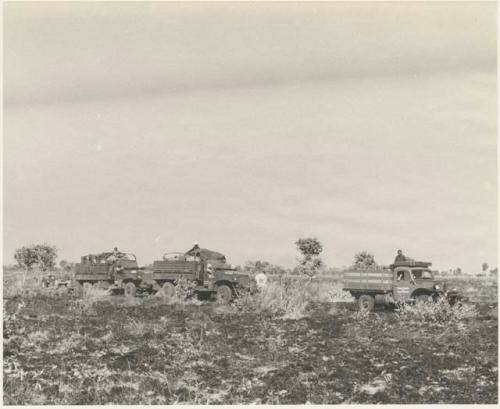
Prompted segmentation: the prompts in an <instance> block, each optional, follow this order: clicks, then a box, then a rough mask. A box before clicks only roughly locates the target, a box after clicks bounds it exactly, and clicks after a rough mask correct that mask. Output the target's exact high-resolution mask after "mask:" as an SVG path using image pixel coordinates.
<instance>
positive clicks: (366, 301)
mask: <svg viewBox="0 0 500 409" xmlns="http://www.w3.org/2000/svg"><path fill="white" fill-rule="evenodd" d="M374 307H375V299H374V298H373V297H372V296H371V295H367V294H363V295H360V296H359V298H358V308H359V310H360V311H363V312H364V311H373V308H374Z"/></svg>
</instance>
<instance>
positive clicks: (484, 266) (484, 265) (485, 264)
mask: <svg viewBox="0 0 500 409" xmlns="http://www.w3.org/2000/svg"><path fill="white" fill-rule="evenodd" d="M482 267H483V271H484V272H486V270H488V267H489V265H488V263H486V262H484V263H483V266H482Z"/></svg>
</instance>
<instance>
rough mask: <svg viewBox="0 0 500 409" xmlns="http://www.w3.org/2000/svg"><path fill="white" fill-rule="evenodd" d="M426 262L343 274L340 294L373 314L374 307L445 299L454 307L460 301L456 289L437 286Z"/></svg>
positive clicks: (402, 263) (401, 263) (350, 271)
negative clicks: (345, 295)
mask: <svg viewBox="0 0 500 409" xmlns="http://www.w3.org/2000/svg"><path fill="white" fill-rule="evenodd" d="M431 265H432V263H430V262H425V261H414V260H410V261H400V262H397V263H396V262H395V263H394V264H391V265H390V266H388V267H382V268H380V269H366V270H363V269H360V270H354V269H351V270H346V271H344V285H343V288H342V289H343V290H344V291H348V292H350V293H351V295H352V296H353V297H354V298H355V300H356V303H357V305H358V309H359V310H360V311H373V309H374V307H375V305H382V306H394V305H398V304H401V303H412V302H432V301H437V300H438V299H439V298H441V297H445V298H446V299H447V300H448V301H449V302H450V304H454V303H455V302H457V300H459V299H460V298H461V297H460V295H459V294H458V292H457V290H456V289H455V288H453V289H451V290H447V288H446V285H443V284H441V283H438V282H437V281H436V280H435V278H434V273H433V272H432V270H431V269H430V266H431Z"/></svg>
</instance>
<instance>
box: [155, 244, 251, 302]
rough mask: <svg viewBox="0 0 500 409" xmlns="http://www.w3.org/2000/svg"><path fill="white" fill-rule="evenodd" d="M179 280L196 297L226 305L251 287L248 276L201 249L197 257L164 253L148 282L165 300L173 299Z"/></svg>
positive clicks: (221, 258) (215, 253) (210, 252)
mask: <svg viewBox="0 0 500 409" xmlns="http://www.w3.org/2000/svg"><path fill="white" fill-rule="evenodd" d="M204 250H205V251H204ZM221 256H222V257H221ZM180 280H185V281H187V282H190V283H191V284H192V285H193V291H194V293H195V294H196V295H197V296H198V297H200V298H201V297H212V296H216V298H217V301H218V302H220V303H222V304H227V303H229V302H230V301H231V300H232V299H233V298H235V297H236V296H237V295H238V293H239V291H240V290H241V289H243V288H248V287H249V286H250V283H251V279H250V276H249V275H248V274H244V273H240V272H238V271H236V269H234V268H232V267H231V266H230V265H228V264H227V263H226V262H225V257H224V256H223V255H221V254H220V253H217V252H213V251H210V250H206V249H201V251H199V252H196V255H192V254H191V253H189V252H187V253H165V254H164V255H163V257H162V260H157V261H154V263H153V267H152V274H151V275H148V279H147V281H150V282H151V283H152V288H153V291H156V292H157V293H158V295H160V296H161V297H164V298H172V297H173V296H174V294H175V286H176V285H177V284H178V283H179V281H180Z"/></svg>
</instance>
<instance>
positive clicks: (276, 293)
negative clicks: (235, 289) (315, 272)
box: [233, 275, 311, 319]
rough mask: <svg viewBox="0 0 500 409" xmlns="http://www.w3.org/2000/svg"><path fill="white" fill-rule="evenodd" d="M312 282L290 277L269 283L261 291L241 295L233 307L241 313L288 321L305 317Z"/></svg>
mask: <svg viewBox="0 0 500 409" xmlns="http://www.w3.org/2000/svg"><path fill="white" fill-rule="evenodd" d="M310 285H311V280H306V281H304V280H297V279H295V278H293V277H290V276H288V275H285V276H281V277H279V278H278V279H276V280H273V281H271V282H268V284H267V285H266V286H265V287H263V288H261V289H254V290H253V291H248V292H245V293H243V294H240V297H238V298H237V299H236V300H235V302H234V304H233V306H234V308H236V309H237V310H239V311H244V312H262V313H268V314H270V315H273V316H276V317H282V318H288V319H298V318H301V317H303V316H304V313H305V310H306V308H307V306H308V304H309V301H310V293H309V291H308V290H309V289H310V288H309V287H310Z"/></svg>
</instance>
